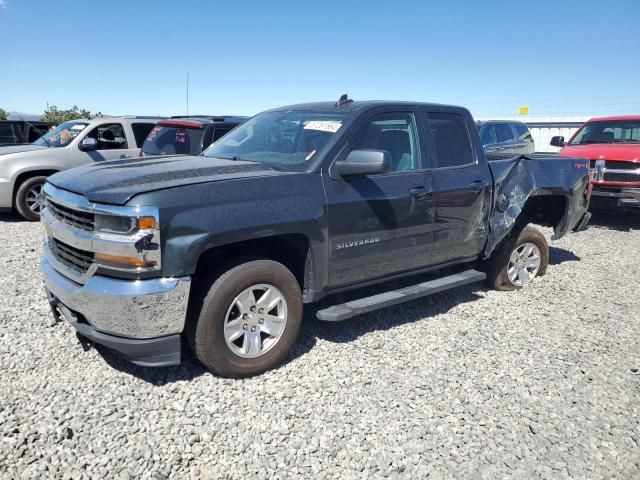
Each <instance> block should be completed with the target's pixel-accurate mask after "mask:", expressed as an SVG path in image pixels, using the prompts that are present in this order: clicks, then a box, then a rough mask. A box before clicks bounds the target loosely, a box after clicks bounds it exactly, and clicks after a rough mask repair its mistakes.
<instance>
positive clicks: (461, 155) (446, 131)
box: [429, 113, 475, 168]
mask: <svg viewBox="0 0 640 480" xmlns="http://www.w3.org/2000/svg"><path fill="white" fill-rule="evenodd" d="M429 125H430V127H431V134H432V135H433V141H434V142H435V144H436V156H437V161H438V167H439V168H447V167H460V166H463V165H470V164H473V163H475V158H474V156H473V149H472V147H471V140H470V139H469V131H468V130H467V124H466V123H465V121H464V118H462V116H460V115H458V114H457V113H429Z"/></svg>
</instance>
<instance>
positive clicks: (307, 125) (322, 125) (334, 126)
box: [304, 120, 342, 133]
mask: <svg viewBox="0 0 640 480" xmlns="http://www.w3.org/2000/svg"><path fill="white" fill-rule="evenodd" d="M341 126H342V122H338V121H336V120H309V121H308V122H304V129H305V130H318V131H320V132H331V133H336V132H337V131H338V130H339V129H340V127H341Z"/></svg>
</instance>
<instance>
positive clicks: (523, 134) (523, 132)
mask: <svg viewBox="0 0 640 480" xmlns="http://www.w3.org/2000/svg"><path fill="white" fill-rule="evenodd" d="M513 127H514V128H515V129H516V133H517V134H518V137H519V138H522V139H525V138H527V136H529V137H530V136H531V132H530V131H529V128H527V126H526V125H525V124H524V123H514V124H513Z"/></svg>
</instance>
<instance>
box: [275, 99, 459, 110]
mask: <svg viewBox="0 0 640 480" xmlns="http://www.w3.org/2000/svg"><path fill="white" fill-rule="evenodd" d="M391 105H407V106H423V107H447V108H459V109H463V110H466V108H465V107H460V106H456V105H444V104H440V103H426V102H409V101H404V100H403V101H393V100H358V101H355V100H352V101H349V102H348V103H342V104H341V105H338V103H337V102H309V103H298V104H294V105H287V106H285V107H278V108H273V109H271V110H270V111H272V112H277V111H282V110H323V111H327V112H355V111H357V110H362V109H365V108H374V107H384V106H391Z"/></svg>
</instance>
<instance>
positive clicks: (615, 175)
mask: <svg viewBox="0 0 640 480" xmlns="http://www.w3.org/2000/svg"><path fill="white" fill-rule="evenodd" d="M602 179H603V181H605V182H640V171H637V172H633V171H629V172H621V171H615V172H612V171H607V170H605V172H604V176H603V178H602Z"/></svg>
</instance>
